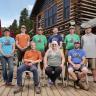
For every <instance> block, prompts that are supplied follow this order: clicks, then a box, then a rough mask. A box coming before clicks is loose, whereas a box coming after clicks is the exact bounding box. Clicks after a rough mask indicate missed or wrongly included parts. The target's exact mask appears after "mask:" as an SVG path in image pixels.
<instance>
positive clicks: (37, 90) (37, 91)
mask: <svg viewBox="0 0 96 96" xmlns="http://www.w3.org/2000/svg"><path fill="white" fill-rule="evenodd" d="M35 91H36V94H40V93H41V90H40V87H38V86H36V87H35Z"/></svg>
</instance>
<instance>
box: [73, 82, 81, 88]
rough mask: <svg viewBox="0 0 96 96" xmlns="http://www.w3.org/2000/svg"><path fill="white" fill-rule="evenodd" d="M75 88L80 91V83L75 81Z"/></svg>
mask: <svg viewBox="0 0 96 96" xmlns="http://www.w3.org/2000/svg"><path fill="white" fill-rule="evenodd" d="M74 88H76V89H79V88H80V87H79V81H74Z"/></svg>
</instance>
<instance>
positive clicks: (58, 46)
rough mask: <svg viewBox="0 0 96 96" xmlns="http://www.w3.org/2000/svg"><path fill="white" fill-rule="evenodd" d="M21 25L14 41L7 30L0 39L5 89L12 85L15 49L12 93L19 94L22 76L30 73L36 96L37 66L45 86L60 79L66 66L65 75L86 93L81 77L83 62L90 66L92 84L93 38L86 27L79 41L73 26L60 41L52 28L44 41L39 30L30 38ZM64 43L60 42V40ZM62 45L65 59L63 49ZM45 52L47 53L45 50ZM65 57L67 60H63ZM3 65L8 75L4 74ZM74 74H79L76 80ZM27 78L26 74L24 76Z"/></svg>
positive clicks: (94, 69)
mask: <svg viewBox="0 0 96 96" xmlns="http://www.w3.org/2000/svg"><path fill="white" fill-rule="evenodd" d="M26 31H27V29H26V26H25V25H22V26H21V33H20V34H17V35H16V38H15V39H14V38H12V37H10V30H9V29H5V30H4V36H3V37H1V38H0V52H1V54H0V57H1V58H0V59H1V65H2V73H3V79H4V82H5V85H8V86H9V85H12V80H13V69H14V63H13V57H14V50H15V45H16V49H17V53H18V61H19V62H18V64H17V67H18V68H17V87H16V89H15V90H14V93H16V92H19V91H21V90H22V74H23V72H24V71H26V70H28V71H31V72H32V73H33V79H34V86H35V90H36V93H40V78H39V72H38V66H39V64H40V69H41V75H43V73H44V71H45V73H46V75H47V76H48V83H49V84H51V85H53V84H55V81H56V79H57V78H58V77H59V76H60V74H61V72H62V69H63V66H64V63H65V62H67V63H68V67H67V70H68V74H69V75H70V76H71V77H72V78H73V80H74V82H75V85H76V86H79V87H82V88H83V89H86V90H88V87H85V86H84V82H85V79H86V78H85V76H86V74H87V73H88V68H87V66H86V63H85V61H86V60H87V62H88V64H89V65H90V66H91V69H92V73H93V81H94V82H95V83H96V54H95V52H96V51H95V49H96V35H94V34H93V33H92V27H91V26H90V25H86V26H85V35H83V36H82V37H81V38H80V36H79V35H77V34H76V33H75V31H76V30H75V26H70V28H69V34H68V35H66V36H65V38H62V36H61V35H60V34H58V33H59V30H58V28H57V27H54V28H53V30H52V31H53V35H51V36H49V38H48V40H47V38H46V36H45V35H43V29H42V28H41V27H40V28H38V30H37V34H36V35H34V36H33V37H32V41H30V36H29V35H28V34H27V33H26ZM63 39H64V40H63ZM63 42H64V44H65V46H66V47H65V56H64V51H62V49H63ZM46 49H47V50H46ZM65 57H67V59H65ZM7 63H8V66H9V72H7ZM75 70H76V71H80V74H79V76H77V75H76V73H75ZM26 75H28V73H26Z"/></svg>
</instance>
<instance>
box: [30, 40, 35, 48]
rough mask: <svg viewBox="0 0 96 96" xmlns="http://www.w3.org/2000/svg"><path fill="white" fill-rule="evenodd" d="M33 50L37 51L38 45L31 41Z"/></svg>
mask: <svg viewBox="0 0 96 96" xmlns="http://www.w3.org/2000/svg"><path fill="white" fill-rule="evenodd" d="M30 45H31V49H33V50H35V49H36V44H35V42H33V41H31V44H30Z"/></svg>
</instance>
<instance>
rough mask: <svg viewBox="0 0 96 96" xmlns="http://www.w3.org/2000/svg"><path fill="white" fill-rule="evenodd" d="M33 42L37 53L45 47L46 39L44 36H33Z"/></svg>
mask: <svg viewBox="0 0 96 96" xmlns="http://www.w3.org/2000/svg"><path fill="white" fill-rule="evenodd" d="M33 41H34V42H35V43H36V49H37V50H38V51H44V50H45V46H46V45H47V38H46V37H45V36H44V35H38V34H37V35H35V36H33Z"/></svg>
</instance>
